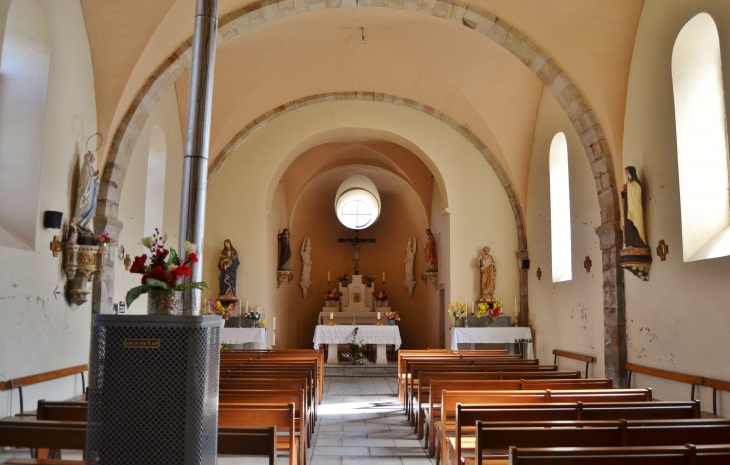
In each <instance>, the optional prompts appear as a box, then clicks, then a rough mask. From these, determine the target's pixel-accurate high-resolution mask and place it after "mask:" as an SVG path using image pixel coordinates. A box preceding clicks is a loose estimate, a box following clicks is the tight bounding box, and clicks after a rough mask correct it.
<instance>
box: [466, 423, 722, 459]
mask: <svg viewBox="0 0 730 465" xmlns="http://www.w3.org/2000/svg"><path fill="white" fill-rule="evenodd" d="M687 443H690V444H707V445H711V444H730V420H720V419H702V420H640V421H626V420H619V421H552V422H550V421H548V422H544V421H533V422H489V423H484V422H481V421H479V422H477V424H476V457H475V458H476V463H477V464H478V465H482V464H483V463H484V458H485V457H486V458H487V459H490V458H498V457H500V456H503V455H504V454H505V453H508V451H509V448H510V447H513V446H514V447H517V448H520V447H525V448H544V447H571V448H572V447H642V448H643V447H651V446H677V445H682V444H687ZM465 463H470V461H468V460H467V461H465ZM471 463H473V462H471ZM553 463H554V462H553Z"/></svg>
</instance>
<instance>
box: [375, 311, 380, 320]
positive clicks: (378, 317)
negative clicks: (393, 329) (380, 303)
mask: <svg viewBox="0 0 730 465" xmlns="http://www.w3.org/2000/svg"><path fill="white" fill-rule="evenodd" d="M375 318H377V319H378V320H379V319H380V312H378V316H376V317H375Z"/></svg>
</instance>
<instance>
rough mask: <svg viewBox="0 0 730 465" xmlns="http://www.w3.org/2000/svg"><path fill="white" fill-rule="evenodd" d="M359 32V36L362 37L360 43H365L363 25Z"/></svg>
mask: <svg viewBox="0 0 730 465" xmlns="http://www.w3.org/2000/svg"><path fill="white" fill-rule="evenodd" d="M360 33H361V37H362V40H360V43H361V44H364V43H365V28H364V27H361V28H360Z"/></svg>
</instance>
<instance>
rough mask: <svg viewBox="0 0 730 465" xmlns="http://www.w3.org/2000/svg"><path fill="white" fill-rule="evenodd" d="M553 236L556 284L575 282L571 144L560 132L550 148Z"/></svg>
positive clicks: (551, 229)
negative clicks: (569, 153) (571, 244)
mask: <svg viewBox="0 0 730 465" xmlns="http://www.w3.org/2000/svg"><path fill="white" fill-rule="evenodd" d="M550 233H551V242H552V256H553V282H554V283H557V282H560V281H570V280H571V279H573V269H572V267H571V258H572V255H571V253H570V242H571V241H570V178H569V176H568V141H567V140H566V139H565V134H563V133H562V132H559V133H557V134H555V137H553V141H552V143H551V144H550Z"/></svg>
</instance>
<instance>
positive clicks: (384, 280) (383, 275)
mask: <svg viewBox="0 0 730 465" xmlns="http://www.w3.org/2000/svg"><path fill="white" fill-rule="evenodd" d="M383 282H385V271H383Z"/></svg>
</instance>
